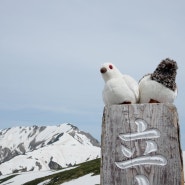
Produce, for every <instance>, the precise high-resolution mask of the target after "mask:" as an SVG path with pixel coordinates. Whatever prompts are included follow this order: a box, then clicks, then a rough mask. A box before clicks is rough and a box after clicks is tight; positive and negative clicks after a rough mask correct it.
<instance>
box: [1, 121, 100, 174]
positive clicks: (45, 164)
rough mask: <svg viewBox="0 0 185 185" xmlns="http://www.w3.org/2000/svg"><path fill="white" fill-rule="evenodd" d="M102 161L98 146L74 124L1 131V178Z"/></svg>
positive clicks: (97, 143) (15, 128) (14, 128)
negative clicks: (20, 173) (23, 172)
mask: <svg viewBox="0 0 185 185" xmlns="http://www.w3.org/2000/svg"><path fill="white" fill-rule="evenodd" d="M98 157H100V146H99V142H98V141H97V140H96V139H94V138H93V137H92V136H91V135H90V134H88V133H85V132H83V131H80V130H79V129H78V128H77V127H75V126H73V125H71V124H67V123H66V124H61V125H58V126H41V127H38V126H32V127H13V128H9V129H4V130H0V174H3V175H4V174H11V173H15V172H20V171H38V170H50V169H60V168H63V167H69V166H73V165H74V164H78V163H81V162H84V161H88V160H92V159H95V158H98Z"/></svg>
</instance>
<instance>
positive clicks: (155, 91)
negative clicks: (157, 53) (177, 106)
mask: <svg viewBox="0 0 185 185" xmlns="http://www.w3.org/2000/svg"><path fill="white" fill-rule="evenodd" d="M177 68H178V67H177V63H176V62H175V61H174V60H171V59H169V58H167V59H165V60H162V61H161V63H160V64H159V65H158V67H157V68H156V70H155V71H154V72H153V73H152V74H148V75H145V76H144V77H143V78H142V79H141V80H140V82H139V91H140V103H173V102H174V100H175V98H176V96H177V85H176V83H175V78H176V74H177V72H176V71H177Z"/></svg>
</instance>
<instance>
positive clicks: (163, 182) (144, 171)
mask: <svg viewBox="0 0 185 185" xmlns="http://www.w3.org/2000/svg"><path fill="white" fill-rule="evenodd" d="M137 122H138V123H139V122H141V124H140V125H139V126H141V127H139V126H138V124H137ZM142 122H143V123H142ZM144 123H146V124H144ZM145 131H147V132H149V135H150V136H151V137H148V136H147V135H144V137H143V138H142V137H141V136H139V137H140V138H138V139H137V137H136V138H135V139H133V138H132V136H134V135H133V133H134V134H135V135H136V136H137V134H138V133H139V135H142V134H144V133H146V132H145ZM151 133H152V134H154V135H157V134H158V133H159V136H156V138H155V137H153V136H152V135H151ZM121 136H124V139H121V138H120V137H121ZM130 137H131V138H132V139H133V140H132V139H129V138H130ZM134 137H135V136H134ZM125 138H126V139H125ZM147 145H148V146H147ZM155 145H156V146H155ZM122 146H124V147H125V148H124V149H128V150H130V153H129V152H128V153H127V152H126V153H124V152H122ZM150 146H152V147H150ZM156 147H157V148H156ZM146 148H148V149H147V150H146ZM124 151H125V150H124ZM126 151H127V150H126ZM132 152H133V153H132ZM155 156H160V157H162V159H163V158H164V159H165V160H166V164H165V160H163V163H164V164H161V165H156V163H157V161H155V160H154V163H155V164H152V163H150V162H151V161H152V160H153V157H155ZM139 157H144V158H143V159H145V160H146V159H149V161H150V162H149V164H148V163H147V162H144V164H143V162H139V163H140V165H135V166H134V165H133V164H134V162H135V164H137V163H138V161H140V158H139ZM145 160H144V161H145ZM126 161H127V162H130V165H131V167H128V166H126V167H125V169H120V168H119V167H118V166H117V165H116V163H115V162H123V163H124V164H126V163H125V162H126ZM140 177H144V178H145V177H146V179H147V180H144V181H139V180H137V178H140ZM183 184H184V177H183V161H182V152H181V147H180V136H179V123H178V115H177V110H176V108H175V106H174V105H172V104H130V105H113V106H106V107H105V108H104V114H103V120H102V163H101V185H183Z"/></svg>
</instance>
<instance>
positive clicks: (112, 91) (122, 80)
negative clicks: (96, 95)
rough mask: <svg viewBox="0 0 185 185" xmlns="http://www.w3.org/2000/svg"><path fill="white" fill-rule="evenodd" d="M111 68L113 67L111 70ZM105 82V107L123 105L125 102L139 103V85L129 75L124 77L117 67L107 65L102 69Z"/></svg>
mask: <svg viewBox="0 0 185 185" xmlns="http://www.w3.org/2000/svg"><path fill="white" fill-rule="evenodd" d="M110 66H112V67H111V68H112V69H111V68H110ZM102 69H104V70H105V69H106V72H102V77H103V79H104V81H105V86H104V89H103V101H104V103H105V105H114V104H122V103H124V102H131V103H137V102H138V99H139V88H138V83H137V82H136V81H135V80H134V79H133V78H132V77H130V76H129V75H123V74H122V73H121V72H120V71H119V70H118V69H117V68H116V67H115V65H113V64H111V63H105V64H103V66H102V67H101V70H102Z"/></svg>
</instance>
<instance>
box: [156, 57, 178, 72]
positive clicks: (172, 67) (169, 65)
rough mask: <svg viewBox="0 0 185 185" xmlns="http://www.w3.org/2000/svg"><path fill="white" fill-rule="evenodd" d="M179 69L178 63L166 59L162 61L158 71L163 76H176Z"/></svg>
mask: <svg viewBox="0 0 185 185" xmlns="http://www.w3.org/2000/svg"><path fill="white" fill-rule="evenodd" d="M177 69H178V67H177V63H176V62H175V61H174V60H171V59H169V58H166V59H164V60H162V61H161V63H160V64H159V65H158V67H157V69H156V71H158V73H161V74H163V75H176V71H177Z"/></svg>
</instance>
